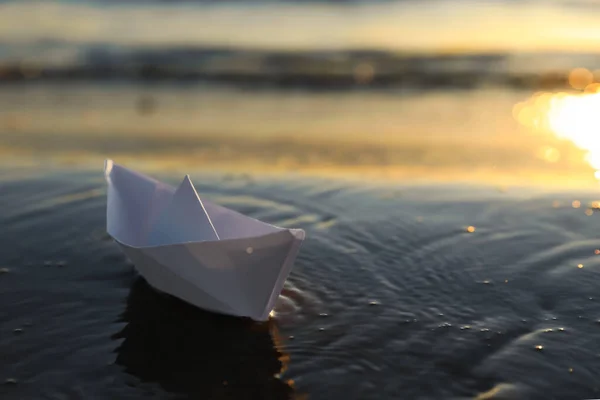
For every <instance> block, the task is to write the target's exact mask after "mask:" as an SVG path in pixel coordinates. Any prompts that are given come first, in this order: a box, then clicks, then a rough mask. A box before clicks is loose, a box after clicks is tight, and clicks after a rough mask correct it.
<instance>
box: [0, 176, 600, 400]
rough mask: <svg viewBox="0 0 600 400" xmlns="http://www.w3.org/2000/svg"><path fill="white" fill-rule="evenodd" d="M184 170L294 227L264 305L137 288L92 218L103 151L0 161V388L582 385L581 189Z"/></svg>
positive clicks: (598, 266) (119, 390) (199, 393)
mask: <svg viewBox="0 0 600 400" xmlns="http://www.w3.org/2000/svg"><path fill="white" fill-rule="evenodd" d="M188 172H191V173H192V178H193V180H194V183H195V185H196V187H197V188H198V190H199V191H200V193H201V195H203V196H205V197H206V198H210V199H211V200H213V201H216V202H218V203H221V204H224V205H227V206H229V207H232V208H234V209H237V210H239V211H242V212H244V213H248V214H249V215H252V216H254V217H257V218H260V219H263V220H266V221H268V222H271V223H275V224H278V225H282V226H289V227H301V228H304V229H305V230H306V231H307V233H308V239H307V241H306V242H305V245H303V248H302V251H301V253H300V255H299V258H298V261H297V263H296V266H295V268H294V270H293V272H292V274H291V276H290V278H289V280H288V282H287V283H286V287H285V289H284V291H283V294H282V296H281V297H280V299H279V301H278V303H277V306H276V311H275V315H274V317H273V319H272V320H271V321H270V322H269V323H266V324H257V323H252V322H250V321H246V320H240V319H235V318H229V317H223V316H218V315H214V314H210V313H207V312H203V311H201V310H198V309H195V308H193V307H190V306H188V305H186V304H184V303H182V302H180V301H178V300H176V299H173V298H170V297H167V296H164V295H159V294H157V293H156V292H154V291H153V290H152V289H151V288H150V287H148V285H147V284H146V283H145V282H144V281H143V279H142V278H140V277H139V276H138V275H137V274H136V273H135V271H134V269H133V266H132V265H131V264H130V263H129V262H128V261H127V260H126V259H125V257H124V256H123V254H122V253H121V252H120V251H119V249H118V248H117V246H116V245H115V244H114V243H113V242H112V241H111V240H110V238H109V237H108V236H107V235H106V233H105V231H104V229H105V225H104V224H105V215H104V213H105V192H104V190H105V189H104V182H103V180H102V179H103V178H102V174H101V171H100V168H98V170H93V171H92V170H86V169H82V168H76V169H67V168H64V167H53V168H47V169H46V170H41V169H40V168H37V167H34V168H31V167H13V168H6V167H5V168H3V170H2V174H0V179H1V180H0V182H1V183H0V190H1V192H2V196H0V209H1V210H2V211H1V213H0V218H1V220H2V226H3V227H4V228H3V230H2V232H1V233H0V235H2V240H3V243H4V246H2V247H1V249H0V264H1V265H0V267H2V270H1V271H2V273H1V274H0V301H1V302H2V304H3V305H4V306H3V307H1V308H0V327H1V330H0V355H1V358H2V360H3V361H2V363H0V381H1V383H2V384H1V385H0V394H1V397H2V398H3V399H21V398H65V397H66V398H132V399H136V398H140V399H141V398H144V399H147V398H157V399H158V398H160V399H163V398H180V397H183V398H226V399H234V398H235V399H238V398H252V399H266V398H273V399H284V398H291V397H302V396H308V398H311V399H334V398H335V399H337V398H340V399H341V398H344V399H367V398H368V399H379V398H411V399H426V398H473V397H476V396H481V397H480V398H515V399H547V398H556V399H583V398H594V397H598V396H599V394H598V391H599V387H598V386H599V385H598V384H597V379H596V377H597V376H598V373H599V372H600V370H599V369H598V357H600V347H599V345H598V343H599V339H600V330H599V325H598V320H599V318H600V305H599V304H600V303H599V302H598V300H597V298H596V296H597V285H596V277H597V276H598V271H600V255H598V254H597V253H600V250H598V249H600V238H599V235H598V230H597V226H598V222H597V218H598V216H599V215H600V211H599V210H597V209H596V208H594V207H597V203H594V202H595V201H597V199H598V195H597V192H596V191H594V190H588V189H582V190H575V189H569V190H562V191H551V190H540V189H532V188H529V189H523V188H520V189H516V188H511V187H508V188H506V189H505V190H503V191H499V190H498V188H497V187H492V186H484V185H479V184H470V185H461V184H458V183H453V184H444V185H443V184H436V185H416V184H401V183H394V184H388V185H380V184H365V183H364V182H362V183H361V182H359V181H354V182H352V181H350V180H336V179H331V178H330V179H325V178H315V177H301V176H297V175H296V176H280V177H272V176H261V175H260V174H252V173H249V174H244V175H241V174H224V173H219V172H212V173H207V172H206V171H205V172H203V171H201V170H199V171H196V172H194V171H188ZM160 177H161V178H163V179H166V180H168V181H170V182H172V183H176V182H177V181H178V180H179V178H180V176H179V175H178V174H176V173H163V174H162V175H161V176H160ZM469 227H471V228H469ZM490 390H491V391H492V392H489V391H490ZM485 393H488V394H487V395H486V394H485ZM490 393H496V394H495V395H491V394H490ZM549 393H551V395H550V396H549ZM211 396H212V397H211ZM486 396H487V397H486ZM494 396H495V397H494ZM502 396H504V397H502Z"/></svg>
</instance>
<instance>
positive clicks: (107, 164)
mask: <svg viewBox="0 0 600 400" xmlns="http://www.w3.org/2000/svg"><path fill="white" fill-rule="evenodd" d="M112 169H113V160H111V159H110V158H107V159H106V160H104V177H105V178H106V179H108V177H109V176H110V173H111V172H112Z"/></svg>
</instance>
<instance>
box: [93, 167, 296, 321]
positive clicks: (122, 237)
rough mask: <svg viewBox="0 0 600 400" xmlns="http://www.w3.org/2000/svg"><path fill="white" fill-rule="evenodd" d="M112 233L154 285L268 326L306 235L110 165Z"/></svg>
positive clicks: (184, 186) (186, 184) (187, 187)
mask: <svg viewBox="0 0 600 400" xmlns="http://www.w3.org/2000/svg"><path fill="white" fill-rule="evenodd" d="M104 175H105V177H106V181H107V183H108V194H107V195H108V201H107V231H108V233H109V235H110V236H112V237H113V239H114V240H115V241H116V242H117V243H118V244H119V245H120V246H121V247H122V249H123V251H124V252H125V254H126V255H127V257H128V258H129V259H130V260H131V261H132V262H133V263H134V265H135V267H136V269H137V270H138V271H139V272H140V274H141V275H142V276H143V277H144V278H145V279H146V280H147V281H148V283H149V284H150V285H151V286H153V287H154V288H156V289H158V290H160V291H163V292H166V293H168V294H171V295H173V296H175V297H178V298H180V299H182V300H184V301H186V302H188V303H191V304H193V305H195V306H197V307H200V308H203V309H207V310H210V311H215V312H219V313H222V314H230V315H236V316H242V317H250V318H252V319H254V320H258V321H264V320H267V319H268V318H269V314H270V312H271V310H272V309H273V307H274V305H275V301H276V300H277V298H278V297H279V294H280V293H281V290H282V288H283V284H284V282H285V280H286V279H287V277H288V275H289V273H290V271H291V269H292V266H293V264H294V260H295V259H296V256H297V254H298V251H299V249H300V246H301V244H302V241H303V240H304V237H305V233H304V231H303V230H302V229H284V228H279V227H276V226H273V225H269V224H267V223H264V222H261V221H258V220H256V219H253V218H250V217H247V216H245V215H242V214H240V213H238V212H235V211H233V210H230V209H227V208H225V207H222V206H219V205H217V204H213V203H211V202H209V201H206V200H200V197H199V196H198V193H197V192H196V189H195V188H194V185H193V184H192V182H191V181H190V178H189V176H186V177H185V178H184V179H183V182H181V184H180V185H179V187H178V188H173V187H172V186H170V185H167V184H165V183H162V182H159V181H157V180H155V179H152V178H150V177H147V176H145V175H142V174H140V173H138V172H135V171H132V170H129V169H127V168H124V167H122V166H120V165H117V164H115V163H113V161H112V160H106V162H105V164H104Z"/></svg>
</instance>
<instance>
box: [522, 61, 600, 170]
mask: <svg viewBox="0 0 600 400" xmlns="http://www.w3.org/2000/svg"><path fill="white" fill-rule="evenodd" d="M597 78H600V73H599V72H598V71H594V72H592V71H589V70H587V69H584V68H577V69H574V70H573V71H571V73H570V74H569V84H570V85H571V87H573V89H575V90H578V91H574V92H572V93H566V92H559V93H550V92H539V93H535V94H534V95H532V96H531V97H530V98H529V99H528V100H526V101H524V102H521V103H518V104H516V105H515V107H514V108H513V116H514V117H515V118H516V119H517V120H518V121H519V123H521V124H522V125H524V126H526V127H528V128H530V129H531V130H532V131H536V132H541V133H551V134H553V135H555V136H556V137H557V138H559V139H562V140H568V141H570V142H571V143H573V144H574V145H575V146H577V147H578V148H579V149H581V150H583V151H584V152H585V156H584V157H585V159H584V161H585V162H586V163H588V164H589V165H590V166H591V167H592V168H593V169H594V170H595V173H594V175H595V177H596V179H599V180H600V124H599V123H598V122H599V121H600V90H599V88H600V84H598V83H597V82H596V83H595V82H594V81H595V80H597ZM538 156H539V157H540V158H543V159H545V160H546V161H548V162H556V161H558V160H559V159H560V158H561V154H560V151H559V150H557V149H556V148H553V147H548V146H547V147H542V148H540V149H539V152H538Z"/></svg>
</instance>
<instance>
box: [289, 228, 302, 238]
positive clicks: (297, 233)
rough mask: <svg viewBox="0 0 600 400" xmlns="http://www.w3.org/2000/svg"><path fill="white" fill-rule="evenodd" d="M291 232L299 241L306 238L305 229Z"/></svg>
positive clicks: (291, 230)
mask: <svg viewBox="0 0 600 400" xmlns="http://www.w3.org/2000/svg"><path fill="white" fill-rule="evenodd" d="M289 232H290V233H291V234H292V236H293V237H295V238H296V239H298V240H304V239H305V238H306V232H305V231H304V229H290V230H289Z"/></svg>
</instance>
